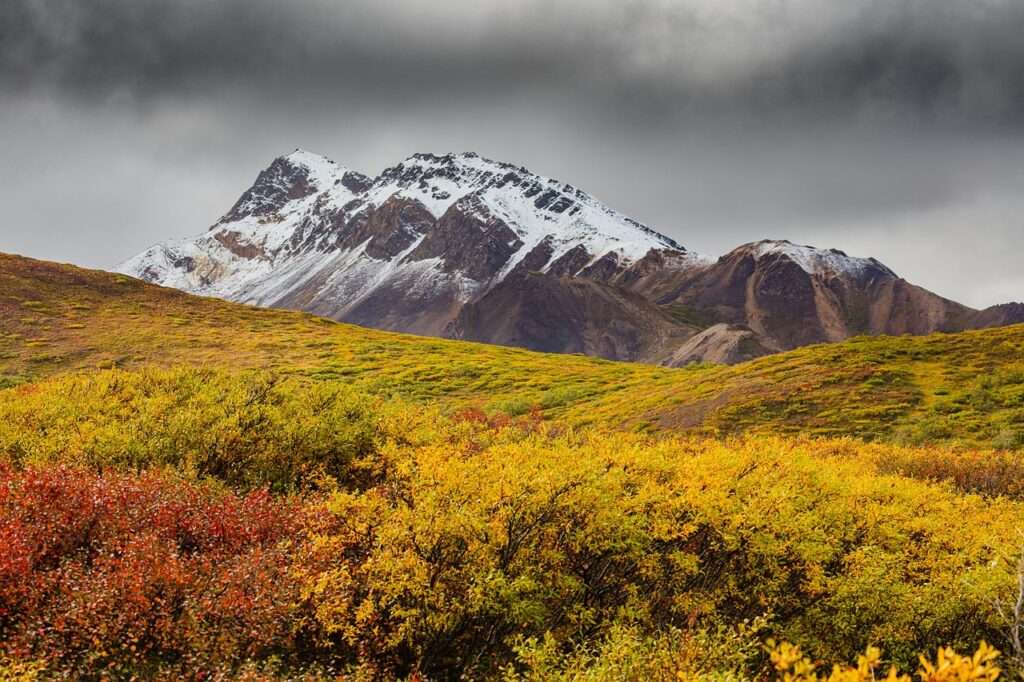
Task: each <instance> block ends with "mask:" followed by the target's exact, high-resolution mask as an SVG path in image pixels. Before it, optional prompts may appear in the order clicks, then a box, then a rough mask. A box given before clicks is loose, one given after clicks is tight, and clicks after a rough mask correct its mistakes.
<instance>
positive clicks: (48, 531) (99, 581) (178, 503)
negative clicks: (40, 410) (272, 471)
mask: <svg viewBox="0 0 1024 682" xmlns="http://www.w3.org/2000/svg"><path fill="white" fill-rule="evenodd" d="M307 509H312V507H304V506H303V505H302V504H301V503H299V502H297V501H291V500H285V499H280V498H274V497H271V496H270V495H269V494H267V493H266V492H265V491H257V492H253V493H250V494H248V495H245V496H239V495H235V494H231V493H225V492H223V491H218V490H215V489H213V488H211V487H207V486H204V485H200V484H196V483H192V482H186V481H183V480H180V479H176V478H172V477H169V476H166V475H159V474H142V475H138V476H135V475H129V474H118V473H106V474H102V475H97V474H94V473H89V472H85V471H81V470H74V469H66V468H61V467H50V468H45V469H27V470H24V471H16V470H12V469H10V468H0V547H3V548H4V551H3V552H0V651H3V652H4V653H6V654H7V655H9V656H12V657H15V658H35V659H45V660H47V661H49V662H50V664H51V665H52V666H53V669H54V671H55V672H61V673H64V674H74V673H76V672H79V671H85V670H88V671H90V672H93V673H95V672H97V671H99V670H109V671H112V672H113V671H122V672H127V671H129V670H132V671H139V670H145V669H151V668H152V667H153V666H156V665H158V664H159V665H161V666H165V667H166V666H170V667H172V668H174V667H176V668H178V669H180V670H189V671H193V672H194V671H200V670H204V669H211V668H218V669H225V668H230V667H231V666H232V665H236V664H238V663H239V662H241V661H243V660H245V659H250V658H255V659H259V658H263V657H266V656H269V655H271V654H276V655H278V656H280V657H281V658H282V659H285V660H287V659H288V658H289V656H290V655H291V654H292V653H295V652H296V651H298V650H299V649H302V648H305V647H307V646H308V643H307V642H306V641H305V639H307V637H308V636H307V633H304V632H302V631H301V624H302V623H304V622H308V619H306V618H303V617H302V614H301V613H299V611H301V609H302V608H303V607H302V604H301V601H300V599H299V598H298V589H297V585H296V581H294V580H292V579H290V578H289V565H290V559H291V556H292V552H293V549H294V545H295V544H296V543H300V542H301V541H302V539H303V537H304V536H305V532H306V528H307V526H308V524H309V523H310V522H311V520H312V516H311V512H309V511H307Z"/></svg>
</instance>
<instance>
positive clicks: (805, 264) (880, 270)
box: [734, 239, 897, 278]
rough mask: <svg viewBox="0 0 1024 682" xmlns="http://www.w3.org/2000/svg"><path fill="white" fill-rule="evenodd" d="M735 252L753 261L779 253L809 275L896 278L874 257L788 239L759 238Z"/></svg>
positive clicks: (894, 274)
mask: <svg viewBox="0 0 1024 682" xmlns="http://www.w3.org/2000/svg"><path fill="white" fill-rule="evenodd" d="M735 252H749V253H750V254H751V255H753V256H754V258H755V259H756V260H760V259H761V258H764V257H767V256H772V255H780V256H782V257H784V258H787V259H788V260H790V261H792V262H794V263H796V264H797V265H798V266H800V268H801V269H803V270H804V271H805V272H807V273H808V274H811V275H843V274H848V275H854V276H861V275H865V274H881V275H885V276H891V277H894V278H895V277H897V275H896V273H894V272H893V271H892V270H890V269H889V268H888V267H886V266H885V265H884V264H882V263H881V262H879V261H878V260H876V259H874V258H861V257H857V256H850V255H847V254H846V252H844V251H840V250H839V249H822V248H818V247H816V246H809V245H806V244H796V243H794V242H791V241H789V240H788V239H763V240H761V241H758V242H751V243H749V244H744V245H743V246H741V247H739V248H738V249H736V251H734V253H735Z"/></svg>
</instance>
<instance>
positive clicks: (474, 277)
mask: <svg viewBox="0 0 1024 682" xmlns="http://www.w3.org/2000/svg"><path fill="white" fill-rule="evenodd" d="M658 249H669V250H673V251H678V252H680V253H684V250H683V249H682V247H680V246H679V245H678V244H676V243H675V242H674V241H672V240H671V239H668V238H667V237H664V236H662V235H659V234H657V233H655V232H654V231H652V230H650V229H649V228H646V227H644V226H643V225H640V224H639V223H637V222H636V221H633V220H631V219H629V218H626V217H625V216H622V215H620V214H618V213H617V212H615V211H613V210H611V209H610V208H608V207H606V206H604V205H603V204H601V203H599V202H598V201H596V200H595V199H594V198H593V197H591V196H589V195H587V194H585V193H584V192H582V191H580V190H578V189H576V188H574V187H572V186H571V185H567V184H564V183H560V182H558V181H556V180H552V179H549V178H544V177H541V176H537V175H534V174H532V173H530V172H529V171H527V170H526V169H524V168H516V167H514V166H511V165H509V164H502V163H497V162H494V161H489V160H486V159H482V158H480V157H478V156H476V155H475V154H459V155H446V156H433V155H429V154H419V155H415V156H413V157H410V158H409V159H407V160H405V161H403V162H402V163H400V164H398V165H396V166H394V167H391V168H388V169H387V170H385V171H384V172H383V173H381V174H380V176H378V177H377V178H375V179H370V178H367V177H365V176H363V175H361V174H358V173H355V172H353V171H351V170H349V169H346V168H344V167H341V166H338V165H337V164H334V163H333V162H331V161H328V160H327V159H324V158H323V157H319V156H317V155H314V154H310V153H308V152H304V151H301V150H299V151H296V152H294V153H293V154H290V155H288V156H285V157H281V158H279V159H276V160H275V161H274V162H273V163H272V164H271V166H270V167H269V168H268V169H267V170H265V171H263V172H262V173H261V174H260V176H259V177H258V178H257V180H256V183H255V184H254V185H253V187H252V188H250V189H249V190H248V191H247V192H246V193H245V194H243V196H242V198H241V199H240V200H239V201H238V203H237V204H236V205H235V206H234V207H233V208H232V209H231V210H230V211H229V212H228V213H227V214H226V215H225V216H224V217H223V218H221V219H220V220H219V221H218V222H217V223H216V224H215V225H214V226H213V227H212V228H211V229H210V230H209V231H208V232H207V233H206V234H204V235H201V236H200V237H197V238H195V239H190V240H184V241H181V242H177V243H171V244H165V245H157V246H154V247H152V248H151V249H149V250H147V251H146V252H144V253H143V254H140V255H139V256H137V257H135V258H133V259H131V260H129V261H128V262H126V263H124V264H123V265H122V266H120V268H119V270H120V271H122V272H124V273H126V274H131V275H133V276H137V277H140V278H142V279H144V280H146V281H150V282H155V283H159V284H164V285H166V286H173V287H176V288H179V289H183V290H185V291H189V292H192V293H199V294H204V295H211V296H217V297H221V298H227V299H230V300H235V301H240V302H245V303H253V304H256V305H262V306H275V307H286V308H298V309H302V310H307V311H310V312H314V313H316V314H319V315H324V316H327V317H331V318H334V319H338V320H344V321H350V322H355V323H358V324H362V325H365V326H371V327H376V328H381V329H393V330H402V331H411V332H417V333H422V334H431V335H441V334H442V333H444V331H445V329H446V327H447V326H448V324H449V323H450V322H452V321H453V320H454V319H455V317H456V316H457V315H458V313H459V311H460V310H461V308H462V306H463V305H465V304H466V303H467V302H469V301H471V300H475V299H477V298H479V297H480V296H481V295H483V294H485V293H486V292H487V291H488V290H489V289H490V288H492V287H493V286H495V285H496V284H498V283H500V282H502V281H503V280H504V279H505V278H506V277H507V276H508V275H509V274H510V273H512V272H514V271H517V268H519V270H522V268H521V267H519V266H521V265H522V264H523V263H524V261H529V263H530V264H531V269H533V270H537V271H547V270H548V269H549V268H551V267H555V266H559V267H564V266H565V265H566V263H567V262H568V261H567V260H566V259H567V257H569V258H571V259H573V263H576V264H577V267H576V270H577V271H578V270H580V269H583V268H584V267H585V266H587V265H588V264H590V263H592V262H596V261H599V260H600V259H602V258H612V259H614V260H615V261H616V262H620V263H622V264H623V266H625V265H627V264H629V263H632V262H633V261H635V260H637V259H640V258H642V257H643V256H644V255H645V254H647V253H648V252H649V251H651V250H658ZM540 254H543V255H544V258H543V259H540V260H538V256H539V255H540ZM567 274H576V273H575V271H574V272H571V273H567Z"/></svg>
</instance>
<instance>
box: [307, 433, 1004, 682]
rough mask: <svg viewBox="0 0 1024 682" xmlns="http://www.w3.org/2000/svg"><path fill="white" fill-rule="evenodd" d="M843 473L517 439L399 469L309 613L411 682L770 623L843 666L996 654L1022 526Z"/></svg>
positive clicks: (399, 453)
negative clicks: (618, 638) (612, 640)
mask: <svg viewBox="0 0 1024 682" xmlns="http://www.w3.org/2000/svg"><path fill="white" fill-rule="evenodd" d="M830 454H831V450H830V448H829V447H828V445H827V444H825V445H818V444H815V443H814V442H803V443H799V442H792V441H786V440H780V439H774V438H759V439H754V438H752V439H745V440H737V441H732V442H729V443H721V442H716V441H706V440H703V441H654V440H649V439H645V438H642V437H639V436H630V435H625V434H606V433H605V434H599V433H593V432H589V433H581V434H574V433H572V432H569V433H565V434H562V435H559V436H551V435H550V434H545V433H544V432H543V430H541V431H536V430H534V431H533V432H530V433H524V432H523V431H522V430H520V429H504V430H499V431H497V432H495V433H492V434H490V435H487V434H481V433H479V432H474V433H472V434H471V436H470V437H468V438H465V439H463V440H460V439H459V438H457V437H454V436H452V435H451V434H449V436H448V437H446V438H444V439H440V440H439V441H438V442H436V443H428V444H424V445H421V446H417V447H405V448H396V447H390V448H386V449H384V450H383V451H382V453H381V456H380V459H381V464H380V469H379V476H380V477H379V480H378V483H377V484H376V485H372V486H369V487H368V488H367V489H365V490H360V491H345V492H338V493H336V494H335V495H334V496H333V497H332V499H331V501H330V503H329V507H330V509H331V511H332V512H333V513H334V515H335V516H336V517H337V519H338V520H339V529H340V530H339V532H337V533H335V534H333V535H332V534H325V535H323V536H321V537H318V538H317V539H316V541H315V542H314V543H313V544H312V545H311V546H310V548H309V549H308V552H309V554H308V555H307V556H306V557H304V558H303V560H302V561H301V562H300V569H299V570H300V573H302V577H301V579H302V580H303V582H304V584H305V587H304V596H306V597H307V598H308V599H309V600H310V602H311V608H313V609H314V610H315V613H316V618H317V620H318V622H319V623H320V625H321V626H322V627H323V628H324V630H325V631H327V632H329V633H331V634H332V635H333V636H334V637H336V638H337V641H339V642H342V643H345V644H346V645H347V646H348V647H350V648H351V649H352V651H358V652H359V656H360V657H361V660H363V661H364V663H368V664H370V665H373V666H375V669H376V670H379V671H384V672H385V673H387V674H390V675H399V676H400V675H406V674H412V673H414V672H418V673H423V674H425V675H427V676H428V677H429V676H432V675H439V676H440V675H445V676H447V675H451V674H454V675H456V676H457V675H458V674H463V675H466V676H469V677H485V676H488V675H492V674H494V672H495V671H496V670H497V669H499V668H501V667H502V666H505V665H507V664H508V663H509V662H510V661H513V660H514V659H515V655H516V654H515V652H516V646H517V645H516V643H517V642H521V641H524V640H530V639H531V638H532V639H534V640H536V641H547V642H553V644H550V646H553V647H554V648H555V650H557V651H560V652H562V653H567V652H572V651H577V650H579V648H580V647H581V646H586V645H587V644H588V643H593V642H597V641H601V639H602V638H603V637H605V636H606V635H607V633H608V632H609V631H610V630H611V629H614V628H619V627H633V628H637V629H638V630H637V631H638V632H641V633H647V634H649V635H651V636H657V634H658V633H664V632H667V631H671V629H672V628H678V629H681V630H688V629H692V628H693V627H694V626H700V627H711V628H714V627H735V626H736V625H737V624H738V623H741V622H743V621H746V620H750V619H754V618H759V617H768V616H770V618H771V629H772V632H773V633H774V634H776V635H778V636H781V637H784V638H786V639H788V640H791V641H795V642H797V643H799V644H802V645H804V646H806V647H807V648H808V649H809V650H810V651H812V652H813V653H814V654H815V655H816V656H818V657H821V658H824V659H826V660H834V661H840V660H850V659H852V658H853V657H855V656H856V654H857V652H858V651H862V650H863V647H864V646H866V645H867V644H868V643H878V644H880V645H882V646H884V648H885V649H886V651H888V652H890V656H892V658H893V660H894V661H897V662H900V663H904V664H905V663H908V662H911V661H913V660H915V659H916V656H917V655H918V653H919V652H921V651H924V650H928V649H934V647H937V646H940V645H947V644H951V645H954V646H956V647H958V648H959V649H960V650H967V649H970V648H972V647H974V646H975V645H976V644H977V642H978V641H979V640H981V639H983V638H988V639H990V640H994V639H995V638H997V637H998V636H999V632H998V627H999V626H998V623H997V622H996V621H995V619H994V618H993V612H992V602H993V599H994V598H995V596H996V595H998V594H1000V593H1001V591H1002V590H1005V589H1007V588H1008V586H1011V585H1012V579H1011V577H1010V573H1011V569H1010V567H1009V566H1008V565H1007V563H1006V561H1005V558H1006V557H1007V556H1010V555H1011V554H1012V553H1013V550H1014V547H1013V543H1014V541H1015V528H1016V527H1017V526H1018V525H1019V524H1020V522H1021V520H1022V519H1024V517H1022V514H1021V507H1020V506H1019V505H1017V504H1016V503H1012V502H1006V501H999V500H996V501H986V500H982V499H980V498H976V497H969V496H963V495H960V494H957V493H956V492H954V491H952V490H951V489H949V488H948V487H943V486H935V485H931V484H928V483H925V482H920V481H914V480H908V479H905V478H902V477H898V476H882V475H879V474H878V473H877V471H876V470H875V463H874V462H871V461H861V460H842V459H839V458H834V457H831V458H830V457H829V455H830ZM301 567H305V570H303V569H302V568H301ZM453 671H454V672H453Z"/></svg>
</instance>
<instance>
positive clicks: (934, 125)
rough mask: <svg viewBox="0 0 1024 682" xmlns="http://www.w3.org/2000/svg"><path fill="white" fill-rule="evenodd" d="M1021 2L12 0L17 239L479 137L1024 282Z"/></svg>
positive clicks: (953, 289) (673, 209)
mask: <svg viewBox="0 0 1024 682" xmlns="http://www.w3.org/2000/svg"><path fill="white" fill-rule="evenodd" d="M1022 33H1024V5H1022V4H1021V3H1020V2H1019V0H848V1H847V2H835V1H834V0H676V1H671V0H562V1H561V2H540V1H539V0H522V1H519V2H487V1H481V0H445V2H443V3H442V2H436V0H434V1H429V2H428V1H427V0H390V1H389V2H382V1H381V0H345V1H344V2H341V1H338V0H290V1H289V2H280V1H279V0H218V1H216V2H211V1H210V0H89V2H83V1H82V0H5V2H2V3H0V93H2V95H0V205H2V206H3V208H4V216H3V218H0V250H7V251H19V252H24V253H29V254H31V255H37V256H40V257H44V258H56V259H61V260H69V261H75V262H80V263H83V264H87V265H95V266H100V267H110V266H112V265H114V264H115V263H116V262H118V261H119V260H121V259H123V258H126V257H128V256H130V255H133V254H134V253H135V252H137V251H139V250H141V249H143V248H145V247H146V246H148V245H149V244H151V243H153V242H155V241H158V240H162V239H166V238H173V237H181V236H186V235H190V234H195V233H198V232H200V231H201V230H202V229H204V227H205V226H207V225H209V224H210V223H211V222H212V221H213V220H215V219H216V217H217V216H218V215H220V214H221V213H222V212H223V211H224V210H226V209H227V208H228V207H229V206H230V205H231V204H232V203H233V201H234V200H235V199H236V198H237V195H238V194H239V193H241V191H242V190H244V189H245V187H246V186H247V185H248V184H249V183H250V182H251V181H252V179H253V178H254V177H255V175H256V173H257V172H258V171H259V169H260V168H262V167H264V166H265V165H266V164H267V162H268V161H269V160H270V159H271V158H272V157H273V156H275V155H277V154H280V153H283V152H286V151H289V150H291V149H293V148H294V147H296V146H302V147H306V148H309V149H313V150H316V151H320V152H322V153H324V154H327V155H328V156H331V157H332V158H335V159H336V160H338V161H339V162H341V163H344V164H346V165H349V166H351V167H353V168H357V169H359V170H363V171H365V172H370V173H375V172H377V171H379V170H381V169H382V168H383V167H384V166H386V165H390V164H392V163H395V162H396V161H398V160H400V159H401V158H404V157H405V156H407V155H408V154H411V153H413V152H416V151H440V152H443V151H452V150H456V151H461V150H473V151H478V152H480V153H482V154H485V155H488V156H491V157H494V158H499V159H502V160H507V161H511V162H515V163H518V164H523V165H526V166H528V167H530V168H532V169H533V170H535V171H537V172H540V173H544V174H547V175H552V176H555V177H559V178H562V179H565V180H567V181H570V182H572V183H573V184H575V185H577V186H580V187H583V188H585V189H587V190H589V191H591V192H592V193H594V194H595V195H597V196H598V197H600V198H602V199H603V200H605V201H606V202H607V203H609V204H610V205H612V206H614V207H616V208H618V209H619V210H622V211H625V212H627V213H630V214H632V215H634V216H635V217H637V218H639V219H641V220H643V221H645V222H647V223H649V224H651V225H652V226H654V227H656V228H657V229H659V230H661V231H663V232H665V233H667V234H670V235H671V236H673V237H676V238H677V239H679V241H681V242H682V243H684V244H686V245H687V246H690V247H692V248H696V249H698V250H701V251H705V252H708V253H712V254H718V253H721V252H723V251H725V250H726V249H728V248H730V247H732V246H735V245H737V244H738V243H741V242H743V241H749V240H753V239H759V238H763V237H788V238H791V239H794V240H798V241H802V242H806V243H814V244H818V245H821V246H835V247H839V248H844V249H846V250H848V251H850V252H852V253H857V254H861V255H874V256H877V257H879V258H880V259H882V260H883V261H885V262H887V263H888V264H889V265H891V266H892V267H894V268H895V269H897V270H898V271H899V272H901V273H903V274H905V275H906V276H907V277H908V278H909V279H911V280H913V281H916V282H918V283H920V284H923V285H925V286H928V287H929V288H932V289H934V290H936V291H939V292H940V293H942V294H945V295H948V296H951V297H954V298H957V299H959V300H963V301H965V302H967V303H971V304H974V305H987V304H991V303H996V302H999V301H1001V300H1005V299H1009V298H1017V299H1020V298H1024V280H1022V278H1021V276H1020V275H1019V271H1020V268H1019V262H1020V260H1021V257H1022V256H1024V249H1022V248H1021V246H1020V243H1021V242H1022V241H1024V240H1022V239H1021V237H1022V236H1024V218H1022V216H1024V192H1022V191H1021V189H1022V188H1024V41H1022V40H1020V35H1021V34H1022Z"/></svg>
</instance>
